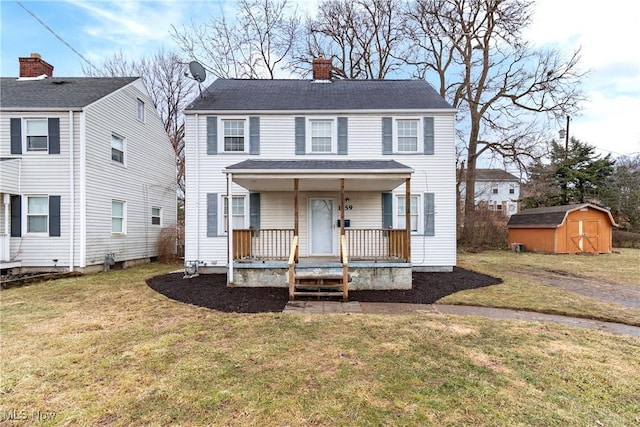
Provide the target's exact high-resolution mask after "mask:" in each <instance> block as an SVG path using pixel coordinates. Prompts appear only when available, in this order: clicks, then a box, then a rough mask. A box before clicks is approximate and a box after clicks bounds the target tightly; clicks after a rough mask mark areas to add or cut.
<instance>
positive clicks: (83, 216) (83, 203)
mask: <svg viewBox="0 0 640 427" xmlns="http://www.w3.org/2000/svg"><path fill="white" fill-rule="evenodd" d="M79 155H80V176H79V177H78V178H79V179H80V260H79V261H80V262H79V265H80V267H82V268H84V267H86V266H87V129H86V115H85V111H84V110H83V111H81V112H80V153H79Z"/></svg>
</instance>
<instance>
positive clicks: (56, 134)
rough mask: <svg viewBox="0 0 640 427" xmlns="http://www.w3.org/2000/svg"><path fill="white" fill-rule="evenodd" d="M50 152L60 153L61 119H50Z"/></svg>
mask: <svg viewBox="0 0 640 427" xmlns="http://www.w3.org/2000/svg"><path fill="white" fill-rule="evenodd" d="M49 154H60V119H58V118H51V119H49Z"/></svg>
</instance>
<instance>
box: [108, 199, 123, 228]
mask: <svg viewBox="0 0 640 427" xmlns="http://www.w3.org/2000/svg"><path fill="white" fill-rule="evenodd" d="M114 203H121V204H122V217H114V216H113V204H114ZM110 218H111V221H109V228H110V229H111V237H120V236H126V235H127V202H126V201H124V200H120V199H111V215H110ZM113 218H121V219H122V224H121V229H120V231H113Z"/></svg>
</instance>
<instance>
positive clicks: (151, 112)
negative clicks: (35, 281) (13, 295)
mask: <svg viewBox="0 0 640 427" xmlns="http://www.w3.org/2000/svg"><path fill="white" fill-rule="evenodd" d="M52 75H53V67H52V66H51V65H50V64H48V63H47V62H45V61H43V60H42V59H41V58H40V55H37V54H32V55H31V57H28V58H20V77H19V78H2V79H1V80H0V82H1V99H0V178H1V179H0V200H1V202H0V238H1V241H0V268H2V269H3V270H4V269H9V268H13V269H22V270H39V271H91V270H99V269H101V268H103V267H104V266H105V264H106V265H109V264H112V263H116V264H120V265H121V266H123V267H126V266H127V265H130V264H132V263H136V262H140V261H146V260H149V259H150V258H152V257H154V256H156V240H157V237H158V235H159V233H160V231H161V229H162V228H163V227H167V226H170V225H173V224H174V223H175V220H176V192H175V157H174V153H173V149H172V147H171V144H170V142H169V139H168V136H167V134H166V132H165V131H164V127H163V124H162V121H161V120H160V118H159V117H158V115H157V113H156V111H155V108H154V106H153V102H152V100H151V99H150V98H149V96H148V93H147V90H146V89H145V87H144V85H143V83H142V81H141V79H139V78H135V77H132V78H83V77H56V78H54V77H52Z"/></svg>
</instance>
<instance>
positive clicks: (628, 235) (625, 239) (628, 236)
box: [613, 229, 640, 249]
mask: <svg viewBox="0 0 640 427" xmlns="http://www.w3.org/2000/svg"><path fill="white" fill-rule="evenodd" d="M613 247H614V248H638V249H640V233H632V232H630V231H623V230H616V229H614V230H613Z"/></svg>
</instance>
